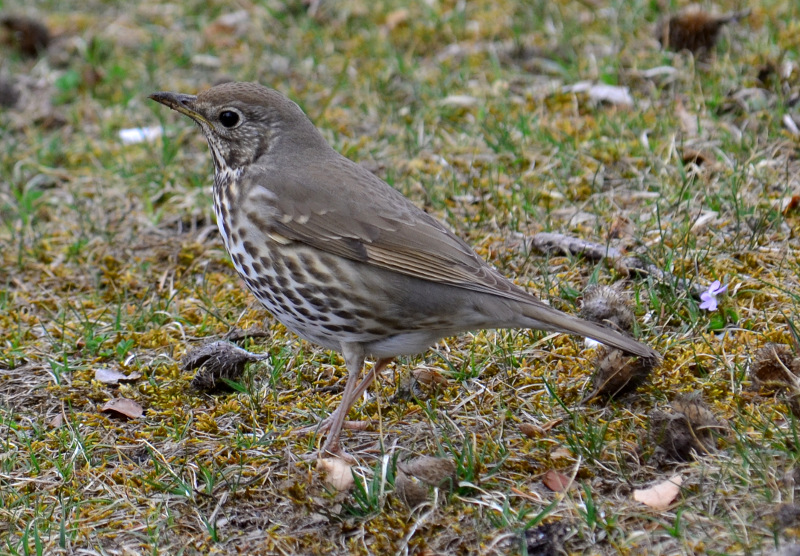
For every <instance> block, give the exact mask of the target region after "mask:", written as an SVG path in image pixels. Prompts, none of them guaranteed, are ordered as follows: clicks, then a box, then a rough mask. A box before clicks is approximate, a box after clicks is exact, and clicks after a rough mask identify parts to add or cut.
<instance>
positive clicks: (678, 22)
mask: <svg viewBox="0 0 800 556" xmlns="http://www.w3.org/2000/svg"><path fill="white" fill-rule="evenodd" d="M748 15H750V10H749V9H748V10H742V11H739V12H731V13H729V14H726V15H722V16H714V15H712V14H710V13H708V12H707V11H705V10H704V9H703V8H701V7H700V6H697V5H692V6H689V7H687V8H685V9H684V10H683V11H681V12H680V13H678V14H675V15H673V16H669V17H664V18H662V19H661V20H659V22H658V23H657V24H656V31H655V33H656V37H657V38H658V40H659V42H660V43H661V46H663V47H664V48H667V49H669V50H674V51H675V52H680V51H681V50H689V51H691V52H695V53H697V52H700V51H708V50H710V49H711V48H713V47H714V45H715V44H716V43H717V37H718V36H719V32H720V30H721V29H722V27H723V26H725V25H727V24H728V23H731V22H734V21H739V20H740V19H743V18H745V17H747V16H748Z"/></svg>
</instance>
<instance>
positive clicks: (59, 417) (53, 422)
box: [47, 413, 64, 429]
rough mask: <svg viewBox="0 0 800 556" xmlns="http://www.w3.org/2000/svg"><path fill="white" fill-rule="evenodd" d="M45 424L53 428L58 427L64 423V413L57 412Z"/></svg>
mask: <svg viewBox="0 0 800 556" xmlns="http://www.w3.org/2000/svg"><path fill="white" fill-rule="evenodd" d="M47 424H48V425H49V426H50V427H51V428H53V429H57V428H59V427H60V426H61V425H63V424H64V414H63V413H57V414H56V416H55V417H53V418H52V419H50V422H49V423H47Z"/></svg>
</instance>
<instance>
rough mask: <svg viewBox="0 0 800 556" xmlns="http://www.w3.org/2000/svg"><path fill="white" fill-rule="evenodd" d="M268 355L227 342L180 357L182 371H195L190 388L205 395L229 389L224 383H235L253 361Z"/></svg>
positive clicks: (202, 347)
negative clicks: (252, 351)
mask: <svg viewBox="0 0 800 556" xmlns="http://www.w3.org/2000/svg"><path fill="white" fill-rule="evenodd" d="M269 357H270V356H269V354H257V353H250V352H249V351H247V350H244V349H242V348H240V347H238V346H235V345H233V344H231V343H229V342H221V341H220V342H211V343H209V344H206V345H204V346H201V347H199V348H197V349H195V350H193V351H191V352H189V353H187V354H186V355H185V356H184V357H183V361H182V364H183V371H197V372H196V374H195V375H194V378H193V379H192V387H193V388H196V389H198V390H201V391H204V392H211V391H214V390H218V389H222V390H227V389H230V386H228V384H227V383H226V382H225V381H226V380H230V381H236V380H239V378H240V377H241V376H242V373H244V367H245V365H246V364H247V363H250V362H252V361H263V360H265V359H268V358H269Z"/></svg>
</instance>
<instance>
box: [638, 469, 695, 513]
mask: <svg viewBox="0 0 800 556" xmlns="http://www.w3.org/2000/svg"><path fill="white" fill-rule="evenodd" d="M682 483H683V479H682V478H681V477H680V475H675V476H673V477H670V478H669V479H667V480H666V481H663V482H661V483H658V484H656V485H653V486H651V487H650V488H645V489H636V490H634V491H633V499H634V500H636V501H637V502H641V503H642V504H644V505H646V506H649V507H651V508H653V509H654V510H666V509H667V508H669V506H670V504H672V502H673V501H674V500H675V498H677V496H678V494H680V492H681V484H682Z"/></svg>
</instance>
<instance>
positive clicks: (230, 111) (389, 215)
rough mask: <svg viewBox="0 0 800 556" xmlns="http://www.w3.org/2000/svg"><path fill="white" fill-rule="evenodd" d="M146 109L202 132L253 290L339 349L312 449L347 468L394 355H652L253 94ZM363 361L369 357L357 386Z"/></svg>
mask: <svg viewBox="0 0 800 556" xmlns="http://www.w3.org/2000/svg"><path fill="white" fill-rule="evenodd" d="M150 98H152V99H153V100H155V101H157V102H160V103H161V104H164V105H166V106H168V107H170V108H172V109H173V110H177V111H178V112H180V113H182V114H185V115H186V116H188V117H190V118H191V119H192V120H194V121H195V122H196V123H197V124H198V125H199V126H200V128H201V129H202V131H203V133H204V134H205V136H206V139H207V140H208V145H209V147H210V148H211V154H212V156H213V159H214V167H215V176H214V211H215V213H216V217H217V224H218V226H219V230H220V232H221V234H222V238H223V241H224V243H225V247H226V249H227V250H228V253H230V256H231V259H232V260H233V264H234V266H235V267H236V270H237V271H238V272H239V275H240V276H241V277H242V279H243V280H244V281H245V283H246V284H247V286H248V287H249V288H250V291H252V292H253V294H254V295H255V296H256V297H257V298H258V300H259V301H261V303H263V304H264V306H265V307H266V308H267V309H268V310H269V311H270V313H272V314H273V315H274V316H275V318H277V319H278V320H279V321H280V322H282V323H283V324H284V325H285V326H286V327H287V328H288V329H290V330H292V331H293V332H295V333H296V334H297V335H298V336H300V337H301V338H304V339H306V340H308V341H310V342H313V343H315V344H319V345H321V346H323V347H325V348H327V349H331V350H335V351H338V352H341V353H342V354H343V355H344V359H345V364H346V366H347V371H348V378H347V382H346V385H345V389H344V393H343V394H342V401H341V403H340V405H339V407H338V408H337V409H336V411H334V412H333V413H332V414H331V416H330V417H329V418H328V419H326V420H325V421H323V423H322V424H321V425H320V430H325V429H327V430H328V436H327V438H326V440H325V443H324V445H323V446H322V452H323V453H325V452H328V453H331V454H334V455H339V456H342V457H347V454H345V453H344V452H343V450H342V449H341V447H340V443H339V436H340V432H341V429H342V426H343V423H344V419H345V417H346V415H347V413H348V411H349V410H350V408H351V407H352V405H353V403H354V402H355V400H356V399H357V398H358V397H359V396H360V395H361V394H362V393H363V392H364V390H365V389H366V387H367V386H368V385H369V383H370V382H371V381H372V380H373V378H374V377H375V375H376V374H377V373H379V372H380V371H381V370H382V369H383V368H384V367H385V366H386V365H387V364H388V363H389V362H390V361H391V360H392V359H393V358H394V357H396V356H398V355H410V354H417V353H421V352H423V351H425V350H426V349H428V348H429V347H430V346H431V345H432V344H434V343H435V342H436V341H437V340H439V339H441V338H444V337H447V336H453V335H456V334H459V333H461V332H464V331H468V330H477V329H484V328H536V329H541V330H549V331H555V332H566V333H572V334H577V335H580V336H585V337H590V338H593V339H595V340H598V341H600V342H602V343H604V344H607V345H609V346H612V347H615V348H618V349H620V350H622V351H623V352H625V353H627V354H631V355H636V356H641V357H646V358H658V354H657V352H655V351H654V350H652V349H651V348H649V347H647V346H645V345H643V344H641V343H639V342H637V341H635V340H633V339H632V338H630V337H628V336H626V335H624V334H621V333H619V332H617V331H615V330H612V329H610V328H606V327H603V326H600V325H597V324H594V323H591V322H588V321H584V320H582V319H579V318H576V317H573V316H570V315H567V314H565V313H562V312H561V311H558V310H556V309H553V308H552V307H550V306H548V305H546V304H544V303H542V302H541V301H539V299H537V298H536V297H535V296H533V295H531V294H529V293H527V292H526V291H524V290H523V289H521V288H519V287H518V286H516V285H514V284H513V283H512V282H511V281H509V280H508V279H506V278H505V277H503V276H502V275H501V274H499V273H498V272H497V271H495V270H494V269H493V268H492V267H490V266H489V265H488V264H487V263H486V262H484V261H483V260H482V259H481V258H480V257H479V256H478V255H477V254H476V253H475V252H474V251H473V250H472V249H471V248H470V247H469V245H467V244H466V243H465V242H464V241H462V240H461V239H459V238H458V237H456V236H455V235H454V234H453V233H452V232H450V231H449V230H448V229H447V228H446V227H445V226H444V225H442V224H441V223H440V222H439V221H438V220H436V219H434V218H433V217H431V216H430V215H428V214H427V213H425V212H424V211H422V210H421V209H419V208H417V207H416V206H415V205H414V204H412V203H411V202H410V201H409V200H408V199H406V198H405V197H403V195H401V194H400V193H399V192H398V191H396V190H395V189H393V188H392V187H391V186H389V185H388V184H387V183H385V182H384V181H382V180H381V179H379V178H377V177H376V176H374V175H373V174H372V173H370V172H369V171H368V170H366V169H364V168H362V167H361V166H360V165H358V164H356V163H354V162H352V161H351V160H349V159H347V158H345V157H343V156H342V155H340V154H339V153H337V152H336V151H335V150H333V149H332V148H331V147H330V146H329V145H328V143H327V142H326V141H325V139H324V138H323V137H322V135H321V134H320V132H319V131H318V130H317V129H316V127H314V125H313V124H312V123H311V121H310V120H309V119H308V118H307V117H306V115H305V113H303V111H302V110H301V109H300V107H299V106H297V105H296V104H295V103H294V102H292V101H290V100H289V99H287V98H286V97H285V96H283V95H282V94H280V93H278V92H277V91H274V90H272V89H268V88H266V87H263V86H261V85H258V84H255V83H225V84H222V85H218V86H215V87H212V88H211V89H208V90H206V91H203V92H201V93H200V94H198V95H197V96H194V95H188V94H181V93H172V92H161V93H155V94H153V95H151V96H150ZM367 356H372V357H375V358H376V359H377V362H376V364H375V365H374V367H373V368H372V370H371V371H370V372H369V373H368V374H367V375H366V376H365V377H364V379H363V380H362V381H361V382H360V383H359V377H360V376H361V372H362V368H363V366H364V361H365V358H366V357H367Z"/></svg>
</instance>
